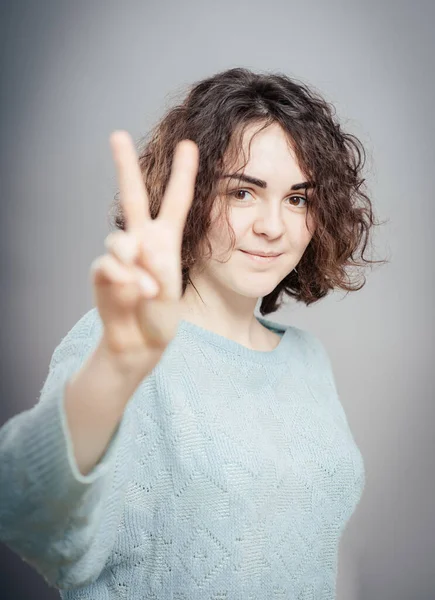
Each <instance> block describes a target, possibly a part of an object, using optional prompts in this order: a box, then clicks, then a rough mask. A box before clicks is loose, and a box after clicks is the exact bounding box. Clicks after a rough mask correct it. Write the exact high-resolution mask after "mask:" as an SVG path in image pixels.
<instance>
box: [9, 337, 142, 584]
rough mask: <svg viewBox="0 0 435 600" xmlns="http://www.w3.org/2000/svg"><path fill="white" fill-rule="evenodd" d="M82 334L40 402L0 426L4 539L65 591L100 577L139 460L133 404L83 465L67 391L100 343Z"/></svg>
mask: <svg viewBox="0 0 435 600" xmlns="http://www.w3.org/2000/svg"><path fill="white" fill-rule="evenodd" d="M94 329H95V328H94ZM78 332H81V334H83V328H80V327H77V325H76V326H75V328H73V329H72V330H71V331H70V332H69V334H68V335H67V336H66V337H65V338H64V339H63V340H62V342H61V343H60V344H59V346H58V347H57V348H56V349H55V351H54V353H53V356H52V359H51V362H50V366H49V372H48V376H47V378H46V380H45V383H44V385H43V388H42V391H41V394H40V399H39V402H38V403H37V404H36V405H35V406H34V407H33V408H31V409H29V410H25V411H24V412H21V413H19V414H17V415H15V416H14V417H12V418H11V419H9V421H7V422H6V423H5V424H4V425H3V426H2V428H0V490H1V491H0V540H1V541H2V542H4V543H5V544H7V545H8V546H9V547H10V548H11V549H12V550H13V551H15V552H16V553H17V554H18V555H20V556H21V558H22V559H23V560H24V561H26V562H27V563H28V564H30V565H31V566H32V567H34V568H35V570H36V571H38V572H39V573H40V574H41V575H42V576H43V577H44V579H45V580H46V582H47V583H48V584H49V585H51V586H54V587H57V588H59V589H71V588H74V587H78V586H82V585H85V584H87V583H89V582H92V581H94V580H96V579H97V578H98V575H99V574H100V572H101V571H102V569H103V567H104V565H105V563H106V561H107V558H108V556H109V555H110V552H111V550H112V547H113V544H114V541H115V538H116V533H117V527H118V523H119V520H120V517H121V509H122V506H123V490H125V487H126V485H125V484H126V481H127V478H128V477H129V467H128V465H130V464H131V462H132V461H131V460H128V454H129V451H130V440H131V438H132V435H131V432H130V428H131V427H132V420H131V418H129V406H130V404H128V405H127V408H126V410H125V412H124V416H123V418H122V420H121V422H120V424H119V425H118V427H117V429H116V431H115V432H114V434H113V436H112V438H111V441H110V443H109V445H108V447H107V448H106V451H105V453H104V455H103V457H102V458H101V460H100V461H99V463H98V464H97V465H96V466H95V467H94V469H93V470H92V471H91V472H90V473H88V474H87V475H83V474H81V473H80V471H79V469H78V466H77V464H76V461H75V457H74V453H73V446H72V440H71V437H70V433H69V430H68V424H67V419H66V413H65V410H64V403H63V401H64V388H65V385H66V382H67V381H68V380H69V379H70V377H71V376H72V375H73V374H74V373H75V372H76V371H77V370H78V369H79V368H80V366H81V365H82V364H83V362H84V361H85V360H86V358H87V356H88V355H89V353H90V352H91V351H92V350H93V349H94V347H95V344H96V340H95V337H94V338H93V337H92V336H90V335H78Z"/></svg>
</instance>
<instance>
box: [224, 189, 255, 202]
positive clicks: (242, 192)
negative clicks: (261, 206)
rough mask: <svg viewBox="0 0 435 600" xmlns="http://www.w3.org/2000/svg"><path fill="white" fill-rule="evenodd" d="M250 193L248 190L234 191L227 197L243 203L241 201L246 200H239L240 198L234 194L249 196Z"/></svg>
mask: <svg viewBox="0 0 435 600" xmlns="http://www.w3.org/2000/svg"><path fill="white" fill-rule="evenodd" d="M250 193H251V192H249V191H248V190H243V189H240V190H234V191H233V192H230V193H229V195H230V196H232V197H233V198H235V199H236V200H240V202H243V200H246V198H241V197H240V196H237V195H236V194H250Z"/></svg>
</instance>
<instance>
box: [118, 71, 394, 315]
mask: <svg viewBox="0 0 435 600" xmlns="http://www.w3.org/2000/svg"><path fill="white" fill-rule="evenodd" d="M335 112H336V111H335V108H334V107H333V105H331V104H329V103H328V102H327V101H326V100H325V99H324V98H322V97H321V96H320V95H319V94H318V93H317V92H315V91H313V90H312V89H310V88H309V87H308V86H307V85H305V84H304V83H302V82H300V81H296V80H295V79H291V78H289V77H288V76H287V75H284V74H281V73H271V72H266V73H254V72H252V71H251V70H249V69H246V68H233V69H229V70H226V71H223V72H220V73H217V74H216V75H213V76H212V77H209V78H207V79H203V80H201V81H199V82H196V83H194V84H193V85H192V86H191V87H190V90H189V93H188V94H187V96H186V98H185V99H184V101H182V102H181V103H180V104H179V105H177V106H175V107H172V108H170V109H169V110H167V112H166V113H165V115H164V117H163V118H162V119H161V120H160V121H159V123H158V124H157V125H156V126H155V127H154V128H153V129H152V130H151V132H150V133H149V134H148V136H147V137H146V138H143V140H142V147H141V148H140V149H139V164H140V167H141V171H142V173H143V176H144V182H145V186H146V189H147V192H148V196H149V201H150V214H151V218H155V217H156V216H157V215H158V212H159V208H160V202H161V199H162V197H163V194H164V191H165V188H166V185H167V183H168V180H169V175H170V170H171V164H172V158H173V154H174V149H175V146H176V144H177V143H178V142H179V141H181V140H183V139H190V140H193V141H194V142H195V143H196V144H197V145H198V148H199V169H198V175H197V178H196V186H195V195H194V198H193V202H192V206H191V208H190V211H189V214H188V217H187V220H186V226H185V229H184V233H183V241H182V249H181V260H182V293H183V294H184V292H185V290H186V286H187V284H188V283H189V282H190V283H192V281H191V280H190V277H189V273H190V270H191V268H192V266H193V265H198V264H201V262H202V261H203V260H204V252H203V249H204V244H205V245H206V246H207V248H208V255H209V256H210V255H211V245H210V242H209V240H208V237H207V232H208V231H209V229H210V227H211V225H212V219H211V212H212V208H213V204H214V201H215V199H216V197H217V193H218V183H219V180H220V178H221V176H222V175H223V174H224V172H225V167H226V166H227V160H228V157H229V156H237V155H238V152H240V151H241V147H242V137H243V133H244V131H245V129H246V127H247V126H248V125H250V124H253V123H258V124H260V125H262V127H261V129H263V128H264V127H267V126H268V125H270V124H271V123H278V124H279V125H280V126H281V127H282V129H283V130H284V131H285V132H286V133H287V135H288V139H289V142H290V143H291V145H292V147H293V149H294V152H295V155H296V158H297V160H298V163H299V167H300V169H301V171H303V173H304V174H305V175H306V176H307V178H308V179H309V180H310V181H312V182H314V188H313V189H312V193H311V195H310V198H309V200H308V211H309V212H310V214H311V215H312V217H313V218H314V222H315V230H314V234H313V236H312V238H311V240H310V243H309V244H308V246H307V248H306V249H305V252H304V254H303V256H302V258H301V260H300V261H299V263H298V266H297V271H295V270H292V271H291V272H290V273H289V274H288V275H287V276H286V277H285V278H284V279H283V280H282V281H281V282H280V283H279V284H278V285H277V286H276V288H275V289H274V290H273V291H272V292H270V293H269V294H268V295H267V296H265V297H264V298H262V301H261V305H260V309H259V310H260V312H261V314H262V315H267V314H269V313H272V312H274V311H276V310H277V309H278V308H279V307H280V306H281V304H282V300H283V297H284V295H287V296H291V297H293V298H295V299H296V300H297V301H302V302H304V303H305V304H306V305H307V306H308V305H310V304H312V303H313V302H316V301H317V300H320V299H321V298H323V297H324V296H326V295H327V293H328V292H329V291H330V290H334V289H338V288H341V289H343V290H347V291H348V292H349V291H357V290H359V289H361V288H362V287H363V286H364V285H365V283H366V279H365V277H364V276H363V281H362V283H360V284H359V285H358V283H356V282H354V283H352V281H351V279H350V274H349V272H348V271H349V270H350V269H351V268H354V267H357V266H359V267H364V266H367V265H369V264H371V263H385V262H389V261H386V260H377V261H376V260H369V259H367V258H365V257H364V252H365V251H366V248H367V245H368V241H369V234H370V231H371V229H372V227H373V226H374V225H379V223H377V222H376V221H375V218H374V213H373V207H372V203H371V200H370V198H369V196H368V195H367V193H366V191H364V189H363V184H364V182H365V179H364V178H362V176H361V172H362V169H363V167H364V164H365V160H366V154H365V150H364V147H363V145H362V144H361V142H360V141H359V140H358V138H356V137H355V136H354V135H352V134H349V133H345V132H343V131H342V128H341V126H340V124H339V123H338V122H336V120H335V118H334V117H335ZM251 141H252V140H251ZM244 166H246V163H245V165H244ZM243 168H244V167H243ZM224 209H225V206H224ZM225 212H226V216H227V223H228V225H229V222H228V207H227V208H226V209H225ZM109 220H110V224H111V225H114V226H115V227H116V228H118V229H125V219H124V216H123V213H122V207H121V203H120V199H119V191H118V192H117V194H116V195H115V200H114V202H113V204H112V207H111V210H110V212H109ZM229 231H230V233H231V238H232V243H233V244H234V236H233V232H232V229H231V227H230V226H229ZM359 256H360V257H361V261H358V260H357V258H358V257H359Z"/></svg>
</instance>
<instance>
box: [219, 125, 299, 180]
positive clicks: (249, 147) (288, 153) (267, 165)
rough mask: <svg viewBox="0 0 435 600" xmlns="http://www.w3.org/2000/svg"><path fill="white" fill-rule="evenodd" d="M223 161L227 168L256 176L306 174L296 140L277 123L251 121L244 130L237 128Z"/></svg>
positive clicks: (294, 175)
mask: <svg viewBox="0 0 435 600" xmlns="http://www.w3.org/2000/svg"><path fill="white" fill-rule="evenodd" d="M224 163H225V169H226V172H231V173H235V172H240V173H241V172H243V171H245V172H246V173H249V174H250V175H253V176H257V177H261V176H262V175H264V176H266V175H269V177H270V176H274V175H277V176H280V177H282V176H285V175H287V176H288V177H289V178H290V179H292V178H299V179H300V177H301V176H302V175H303V171H302V169H301V168H300V165H299V163H298V160H297V157H296V153H295V151H294V144H293V141H292V140H291V138H290V135H289V134H288V133H287V132H285V131H284V130H283V129H282V127H281V126H280V125H279V124H278V123H272V124H269V125H267V126H265V125H264V123H250V124H248V125H247V126H245V127H244V129H243V130H241V129H239V130H237V131H236V132H235V133H234V134H233V138H232V140H231V144H230V146H229V148H228V150H227V152H226V155H225V160H224ZM251 171H252V173H251ZM254 171H255V172H254Z"/></svg>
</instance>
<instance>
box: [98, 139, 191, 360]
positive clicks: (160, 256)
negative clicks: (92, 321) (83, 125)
mask: <svg viewBox="0 0 435 600" xmlns="http://www.w3.org/2000/svg"><path fill="white" fill-rule="evenodd" d="M110 144H111V148H112V153H113V157H114V161H115V165H116V169H117V175H118V181H119V188H120V196H121V203H122V207H123V212H124V215H125V220H126V229H125V231H117V232H113V233H110V234H109V235H108V236H107V238H106V240H105V246H106V248H107V250H108V253H107V254H104V255H102V256H100V257H98V258H97V259H96V260H94V261H93V263H92V265H91V276H92V282H93V286H94V299H95V303H96V305H97V308H98V311H99V314H100V317H101V319H102V321H103V324H104V333H103V342H104V344H105V345H106V348H107V350H108V351H109V352H111V353H112V354H113V355H116V356H117V357H119V359H120V360H122V361H125V362H126V364H131V362H134V363H138V362H139V363H140V362H141V361H145V362H144V364H145V363H146V365H147V370H149V369H150V368H152V367H153V366H154V365H155V364H156V363H157V362H158V360H159V358H160V356H161V354H162V353H163V351H164V350H165V348H166V346H167V345H168V343H169V342H170V341H171V340H172V339H173V337H174V336H175V333H176V331H177V327H178V323H179V319H180V316H179V315H180V306H179V302H180V298H181V291H182V278H181V243H182V237H183V231H184V227H185V223H186V219H187V215H188V212H189V209H190V207H191V204H192V200H193V196H194V189H195V180H196V175H197V171H198V163H199V151H198V147H197V145H196V144H195V143H194V142H193V141H191V140H182V141H181V142H179V144H178V145H177V147H176V148H175V153H174V159H173V163H172V169H171V175H170V179H169V182H168V185H167V187H166V191H165V194H164V197H163V198H162V203H161V207H160V211H159V214H158V216H157V218H156V219H151V217H150V210H149V199H148V195H147V192H146V188H145V184H144V180H143V176H142V173H141V171H140V167H139V162H138V157H137V153H136V150H135V147H134V144H133V141H132V138H131V136H130V135H129V134H128V133H127V132H126V131H115V132H113V133H112V134H111V136H110Z"/></svg>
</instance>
